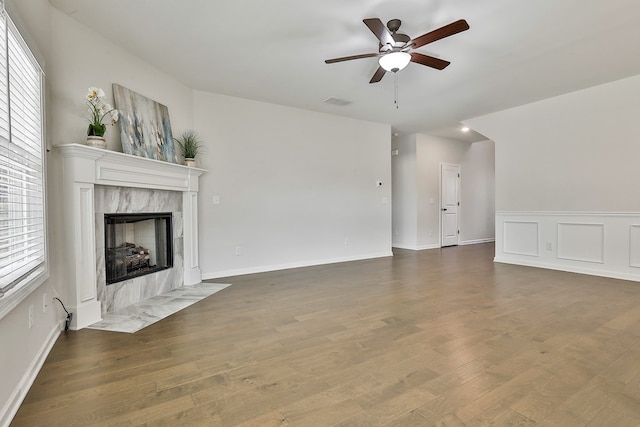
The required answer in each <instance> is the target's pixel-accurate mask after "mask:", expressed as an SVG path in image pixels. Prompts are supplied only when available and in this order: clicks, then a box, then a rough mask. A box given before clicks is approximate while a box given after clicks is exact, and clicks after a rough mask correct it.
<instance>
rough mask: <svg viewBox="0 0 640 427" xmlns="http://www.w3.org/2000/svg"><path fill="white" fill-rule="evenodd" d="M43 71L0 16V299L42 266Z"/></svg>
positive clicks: (34, 275)
mask: <svg viewBox="0 0 640 427" xmlns="http://www.w3.org/2000/svg"><path fill="white" fill-rule="evenodd" d="M42 82H43V73H42V70H41V69H40V66H39V65H38V63H37V61H36V60H35V58H34V57H33V55H32V54H31V52H30V50H29V49H28V47H27V45H26V43H25V42H24V40H23V39H22V37H21V36H20V34H19V32H18V30H17V29H16V27H15V26H14V25H13V23H12V22H11V20H10V19H9V17H8V15H7V13H6V12H4V11H2V14H1V16H0V300H1V299H2V297H3V296H4V295H5V294H6V293H8V292H9V291H11V290H12V289H18V288H20V287H21V286H23V285H26V284H29V283H31V282H32V281H33V280H34V279H35V278H36V277H37V276H39V275H40V274H42V273H43V272H44V270H45V252H46V251H45V248H46V245H45V221H44V182H43V179H44V161H43V159H44V155H43V152H44V150H43V147H44V141H43V111H42V110H43V109H42V104H43V103H42Z"/></svg>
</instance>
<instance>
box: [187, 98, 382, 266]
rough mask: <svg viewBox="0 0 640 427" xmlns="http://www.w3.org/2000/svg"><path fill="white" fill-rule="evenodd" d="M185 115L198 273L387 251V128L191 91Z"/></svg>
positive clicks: (320, 260) (311, 262)
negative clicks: (194, 141) (200, 147)
mask: <svg viewBox="0 0 640 427" xmlns="http://www.w3.org/2000/svg"><path fill="white" fill-rule="evenodd" d="M194 112H195V116H194V127H195V129H197V131H198V132H199V134H200V136H201V137H202V139H203V140H204V141H205V143H206V148H205V154H204V155H203V156H202V157H201V158H199V159H198V161H199V166H200V167H203V168H204V169H207V170H208V173H206V174H205V175H204V176H203V177H201V179H200V197H199V222H200V265H201V269H202V272H203V277H204V278H214V277H223V276H229V275H235V274H242V273H250V272H257V271H267V270H275V269H280V268H286V267H296V266H302V265H313V264H321V263H327V262H334V261H344V260H351V259H362V258H370V257H378V256H388V255H390V254H391V160H390V157H391V153H390V149H391V142H390V141H391V130H390V127H389V126H388V125H381V124H376V123H370V122H363V121H359V120H354V119H348V118H343V117H338V116H332V115H327V114H321V113H315V112H310V111H305V110H299V109H295V108H289V107H283V106H276V105H272V104H266V103H262V102H257V101H250V100H245V99H239V98H232V97H228V96H222V95H215V94H210V93H205V92H197V91H196V92H195V95H194ZM378 180H379V181H383V186H382V187H376V181H378ZM214 196H218V197H219V200H220V203H219V204H214V203H213V197H214ZM383 199H384V200H386V202H384V200H383ZM236 248H239V251H240V253H241V254H240V255H236Z"/></svg>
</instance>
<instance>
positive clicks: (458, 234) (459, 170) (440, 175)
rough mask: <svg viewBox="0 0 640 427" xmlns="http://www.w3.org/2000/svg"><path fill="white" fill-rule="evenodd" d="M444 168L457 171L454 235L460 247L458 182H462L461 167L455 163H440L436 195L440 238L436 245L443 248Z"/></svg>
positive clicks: (460, 207)
mask: <svg viewBox="0 0 640 427" xmlns="http://www.w3.org/2000/svg"><path fill="white" fill-rule="evenodd" d="M444 166H453V167H456V168H457V169H458V180H457V181H456V194H457V196H458V213H457V215H456V229H457V231H458V232H457V233H456V245H460V211H461V209H462V206H461V203H460V187H461V185H460V182H461V181H462V166H460V165H459V164H457V163H444V162H441V163H440V173H439V174H438V175H439V180H438V193H439V200H438V224H439V226H440V236H439V239H438V243H439V244H440V247H441V248H442V247H444V246H443V242H442V239H443V237H444V230H443V229H442V228H443V226H444V224H443V223H442V168H443V167H444Z"/></svg>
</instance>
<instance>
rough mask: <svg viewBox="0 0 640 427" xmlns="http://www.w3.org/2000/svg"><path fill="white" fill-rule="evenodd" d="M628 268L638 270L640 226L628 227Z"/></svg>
mask: <svg viewBox="0 0 640 427" xmlns="http://www.w3.org/2000/svg"><path fill="white" fill-rule="evenodd" d="M629 266H630V267H636V268H640V225H638V224H631V225H630V226H629Z"/></svg>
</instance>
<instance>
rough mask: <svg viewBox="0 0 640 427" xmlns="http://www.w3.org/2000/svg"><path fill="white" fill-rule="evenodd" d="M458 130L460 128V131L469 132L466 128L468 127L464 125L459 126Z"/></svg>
mask: <svg viewBox="0 0 640 427" xmlns="http://www.w3.org/2000/svg"><path fill="white" fill-rule="evenodd" d="M460 130H461V131H462V132H469V128H468V127H466V126H465V127H463V128H461V129H460Z"/></svg>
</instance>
